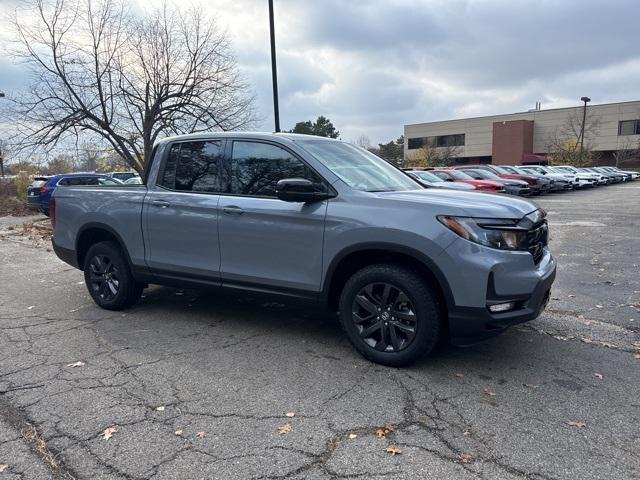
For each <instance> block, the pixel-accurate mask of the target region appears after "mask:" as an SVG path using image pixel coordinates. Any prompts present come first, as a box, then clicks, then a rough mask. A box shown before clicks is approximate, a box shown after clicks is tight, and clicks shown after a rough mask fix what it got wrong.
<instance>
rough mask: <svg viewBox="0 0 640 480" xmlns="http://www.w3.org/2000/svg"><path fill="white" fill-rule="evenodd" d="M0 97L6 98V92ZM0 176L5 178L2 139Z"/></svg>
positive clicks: (0, 142)
mask: <svg viewBox="0 0 640 480" xmlns="http://www.w3.org/2000/svg"><path fill="white" fill-rule="evenodd" d="M0 98H4V93H2V92H0ZM0 176H2V178H4V153H3V152H2V141H1V140H0Z"/></svg>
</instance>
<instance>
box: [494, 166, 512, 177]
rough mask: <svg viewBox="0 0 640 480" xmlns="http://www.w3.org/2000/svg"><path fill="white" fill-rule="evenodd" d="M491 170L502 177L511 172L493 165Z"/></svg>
mask: <svg viewBox="0 0 640 480" xmlns="http://www.w3.org/2000/svg"><path fill="white" fill-rule="evenodd" d="M493 169H494V170H495V171H496V172H498V173H502V174H503V175H504V174H505V173H506V174H507V175H509V174H510V173H511V172H509V171H508V170H507V169H506V168H504V167H496V166H495V165H494V166H493Z"/></svg>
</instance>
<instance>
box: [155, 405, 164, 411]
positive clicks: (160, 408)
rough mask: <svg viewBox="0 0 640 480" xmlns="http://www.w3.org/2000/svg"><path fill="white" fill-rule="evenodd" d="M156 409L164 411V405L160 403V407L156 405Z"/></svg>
mask: <svg viewBox="0 0 640 480" xmlns="http://www.w3.org/2000/svg"><path fill="white" fill-rule="evenodd" d="M156 410H157V411H159V412H164V405H160V406H159V407H156Z"/></svg>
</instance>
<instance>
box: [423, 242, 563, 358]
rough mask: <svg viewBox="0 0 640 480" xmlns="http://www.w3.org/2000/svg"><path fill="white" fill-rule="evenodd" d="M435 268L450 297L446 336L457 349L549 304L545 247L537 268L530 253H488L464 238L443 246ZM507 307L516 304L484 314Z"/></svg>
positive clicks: (550, 262)
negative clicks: (500, 305) (504, 308)
mask: <svg viewBox="0 0 640 480" xmlns="http://www.w3.org/2000/svg"><path fill="white" fill-rule="evenodd" d="M452 234H453V233H452ZM453 235H455V234H453ZM436 263H437V266H438V267H439V269H440V270H441V272H442V273H443V277H444V278H446V280H447V284H448V287H449V291H450V293H451V295H450V297H448V300H447V313H448V319H449V322H448V328H449V336H450V339H451V342H452V343H453V344H454V345H459V346H463V345H472V344H474V343H477V342H479V341H482V340H485V339H488V338H491V337H493V336H495V335H498V334H500V333H501V332H503V331H504V330H505V329H507V328H508V327H509V326H511V325H515V324H518V323H523V322H527V321H529V320H533V319H534V318H536V317H537V316H538V315H539V314H540V313H541V312H542V310H543V309H544V307H545V305H546V303H547V301H548V299H549V295H550V293H549V292H550V290H551V285H552V284H553V281H554V279H555V275H556V261H555V259H554V258H553V256H552V255H551V253H550V252H549V249H548V247H544V254H543V256H542V257H541V258H540V259H539V261H538V262H537V263H536V262H535V261H534V257H533V255H532V254H530V253H529V252H524V251H505V250H497V249H492V248H489V247H484V246H481V245H477V244H474V243H473V242H469V241H468V240H465V239H463V238H459V239H457V240H456V241H454V242H453V243H452V244H451V245H450V246H449V247H447V249H445V251H444V252H443V253H442V254H441V255H440V256H438V257H437V259H436ZM507 302H515V307H514V308H513V309H511V310H509V311H506V312H501V313H493V312H491V311H489V308H488V305H493V304H497V303H507Z"/></svg>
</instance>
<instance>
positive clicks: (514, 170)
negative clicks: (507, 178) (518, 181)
mask: <svg viewBox="0 0 640 480" xmlns="http://www.w3.org/2000/svg"><path fill="white" fill-rule="evenodd" d="M500 169H501V170H504V171H506V172H507V173H516V174H520V173H521V172H519V171H518V170H517V169H516V168H515V167H500Z"/></svg>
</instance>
